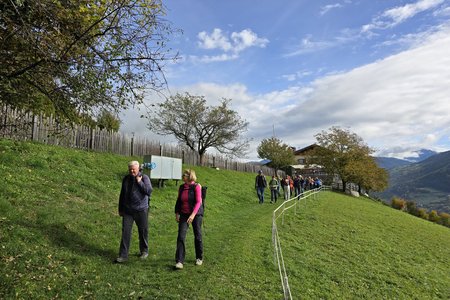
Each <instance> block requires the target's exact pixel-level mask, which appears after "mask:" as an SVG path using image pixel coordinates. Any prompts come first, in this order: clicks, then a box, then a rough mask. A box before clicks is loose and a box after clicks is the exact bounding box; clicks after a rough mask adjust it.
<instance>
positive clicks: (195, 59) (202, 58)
mask: <svg viewBox="0 0 450 300" xmlns="http://www.w3.org/2000/svg"><path fill="white" fill-rule="evenodd" d="M238 57H239V56H238V55H237V54H231V55H230V54H226V53H223V54H219V55H211V56H210V55H203V56H200V57H199V56H195V55H191V56H189V59H190V60H191V61H192V62H194V63H195V62H201V63H211V62H220V61H230V60H235V59H237V58H238Z"/></svg>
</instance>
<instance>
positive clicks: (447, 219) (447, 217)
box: [438, 212, 450, 227]
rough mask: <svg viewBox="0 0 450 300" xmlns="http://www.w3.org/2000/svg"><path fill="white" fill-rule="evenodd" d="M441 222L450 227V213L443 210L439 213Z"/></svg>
mask: <svg viewBox="0 0 450 300" xmlns="http://www.w3.org/2000/svg"><path fill="white" fill-rule="evenodd" d="M438 223H439V224H441V225H444V226H447V227H450V214H448V213H445V212H441V213H440V214H439V221H438Z"/></svg>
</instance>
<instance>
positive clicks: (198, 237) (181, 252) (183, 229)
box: [175, 214, 203, 263]
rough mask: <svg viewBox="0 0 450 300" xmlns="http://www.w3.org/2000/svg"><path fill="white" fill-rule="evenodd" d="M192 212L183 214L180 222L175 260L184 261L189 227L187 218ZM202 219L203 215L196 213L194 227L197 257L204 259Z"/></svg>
mask: <svg viewBox="0 0 450 300" xmlns="http://www.w3.org/2000/svg"><path fill="white" fill-rule="evenodd" d="M189 216H190V214H181V215H180V222H179V223H178V237H177V251H176V253H175V261H176V262H181V263H184V257H185V254H186V247H185V243H184V241H185V239H186V233H187V229H188V227H189V225H188V223H187V219H188V218H189ZM202 220H203V216H199V215H196V216H195V218H194V220H193V221H192V223H191V225H192V229H193V230H194V245H195V258H199V259H203V241H202Z"/></svg>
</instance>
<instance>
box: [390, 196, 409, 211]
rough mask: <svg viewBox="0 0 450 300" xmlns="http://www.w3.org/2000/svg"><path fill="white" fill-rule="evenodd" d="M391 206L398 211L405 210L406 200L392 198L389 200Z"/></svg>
mask: <svg viewBox="0 0 450 300" xmlns="http://www.w3.org/2000/svg"><path fill="white" fill-rule="evenodd" d="M391 206H392V207H393V208H395V209H398V210H405V208H406V200H404V199H402V198H399V197H393V198H392V200H391Z"/></svg>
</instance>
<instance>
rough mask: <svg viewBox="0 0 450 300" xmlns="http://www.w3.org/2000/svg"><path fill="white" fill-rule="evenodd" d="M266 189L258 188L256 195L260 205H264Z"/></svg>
mask: <svg viewBox="0 0 450 300" xmlns="http://www.w3.org/2000/svg"><path fill="white" fill-rule="evenodd" d="M264 189H265V188H264V187H259V186H258V187H257V188H256V194H258V199H259V203H264Z"/></svg>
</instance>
